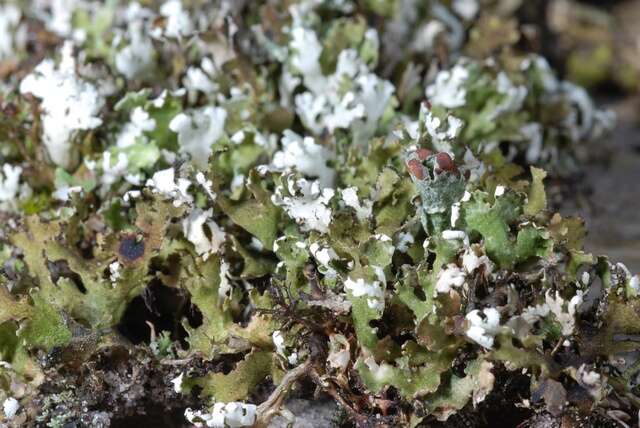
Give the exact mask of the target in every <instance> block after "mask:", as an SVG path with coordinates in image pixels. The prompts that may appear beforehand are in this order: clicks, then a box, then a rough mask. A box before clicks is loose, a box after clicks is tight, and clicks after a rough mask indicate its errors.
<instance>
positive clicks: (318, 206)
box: [271, 177, 335, 233]
mask: <svg viewBox="0 0 640 428" xmlns="http://www.w3.org/2000/svg"><path fill="white" fill-rule="evenodd" d="M287 181H288V186H289V193H290V194H292V196H285V195H283V189H282V187H278V188H276V192H275V194H274V195H273V196H272V197H271V199H272V201H273V203H274V204H276V205H279V206H282V207H283V208H284V209H285V210H286V211H287V214H289V216H290V217H291V218H293V219H294V220H295V221H296V222H297V223H298V224H300V226H301V228H302V230H303V231H309V230H316V231H318V232H321V233H327V232H328V230H329V223H330V222H331V208H329V207H328V206H327V205H328V204H329V201H330V200H331V198H333V195H334V194H335V191H334V190H333V189H330V188H325V189H322V190H320V185H319V183H318V181H308V180H305V179H299V180H293V179H292V178H291V177H288V178H287Z"/></svg>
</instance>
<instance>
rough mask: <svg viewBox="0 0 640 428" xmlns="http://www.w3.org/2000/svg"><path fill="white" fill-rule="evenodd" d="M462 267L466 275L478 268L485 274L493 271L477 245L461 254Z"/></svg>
mask: <svg viewBox="0 0 640 428" xmlns="http://www.w3.org/2000/svg"><path fill="white" fill-rule="evenodd" d="M462 267H463V268H464V270H465V271H466V272H467V273H472V272H474V271H475V270H476V269H479V268H480V267H483V268H484V272H485V273H486V274H490V273H491V272H492V271H493V263H492V262H491V260H490V259H489V257H487V255H486V254H484V249H483V248H482V247H480V246H479V245H477V244H474V245H472V246H470V247H467V248H466V249H465V251H464V253H463V254H462Z"/></svg>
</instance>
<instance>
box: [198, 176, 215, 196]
mask: <svg viewBox="0 0 640 428" xmlns="http://www.w3.org/2000/svg"><path fill="white" fill-rule="evenodd" d="M196 182H197V183H198V184H199V185H200V186H202V188H203V189H204V191H205V193H206V194H207V196H209V198H210V199H211V200H212V201H213V200H215V199H216V194H215V193H213V189H212V186H213V182H212V181H211V180H208V179H207V177H205V175H204V173H202V172H200V171H198V173H197V174H196Z"/></svg>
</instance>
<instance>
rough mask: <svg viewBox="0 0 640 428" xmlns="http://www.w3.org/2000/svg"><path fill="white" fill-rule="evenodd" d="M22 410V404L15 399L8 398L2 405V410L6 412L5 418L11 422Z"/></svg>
mask: <svg viewBox="0 0 640 428" xmlns="http://www.w3.org/2000/svg"><path fill="white" fill-rule="evenodd" d="M19 409H20V403H19V402H18V400H16V399H15V398H13V397H8V398H6V399H5V400H4V402H3V403H2V410H3V411H4V417H5V418H6V419H7V420H11V419H13V418H14V417H15V416H16V413H18V410H19Z"/></svg>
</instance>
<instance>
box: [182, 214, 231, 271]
mask: <svg viewBox="0 0 640 428" xmlns="http://www.w3.org/2000/svg"><path fill="white" fill-rule="evenodd" d="M212 214H213V209H212V208H209V209H208V210H207V211H203V210H201V209H200V208H194V209H193V210H192V211H191V212H190V213H189V216H188V217H187V218H185V219H184V220H183V221H182V230H183V233H184V235H185V237H186V238H187V239H188V240H189V242H191V243H192V244H193V246H194V247H195V249H196V253H198V255H200V256H202V258H203V259H205V260H206V259H207V258H208V257H209V256H210V255H211V254H215V253H217V252H218V251H220V248H221V247H222V244H224V241H225V239H226V234H225V233H224V231H223V230H222V229H221V228H220V226H218V224H217V223H216V222H215V221H214V220H213V219H212V218H211V216H212ZM205 226H206V227H208V228H209V232H210V236H208V235H207V234H206V233H205V230H204V227H205Z"/></svg>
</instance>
